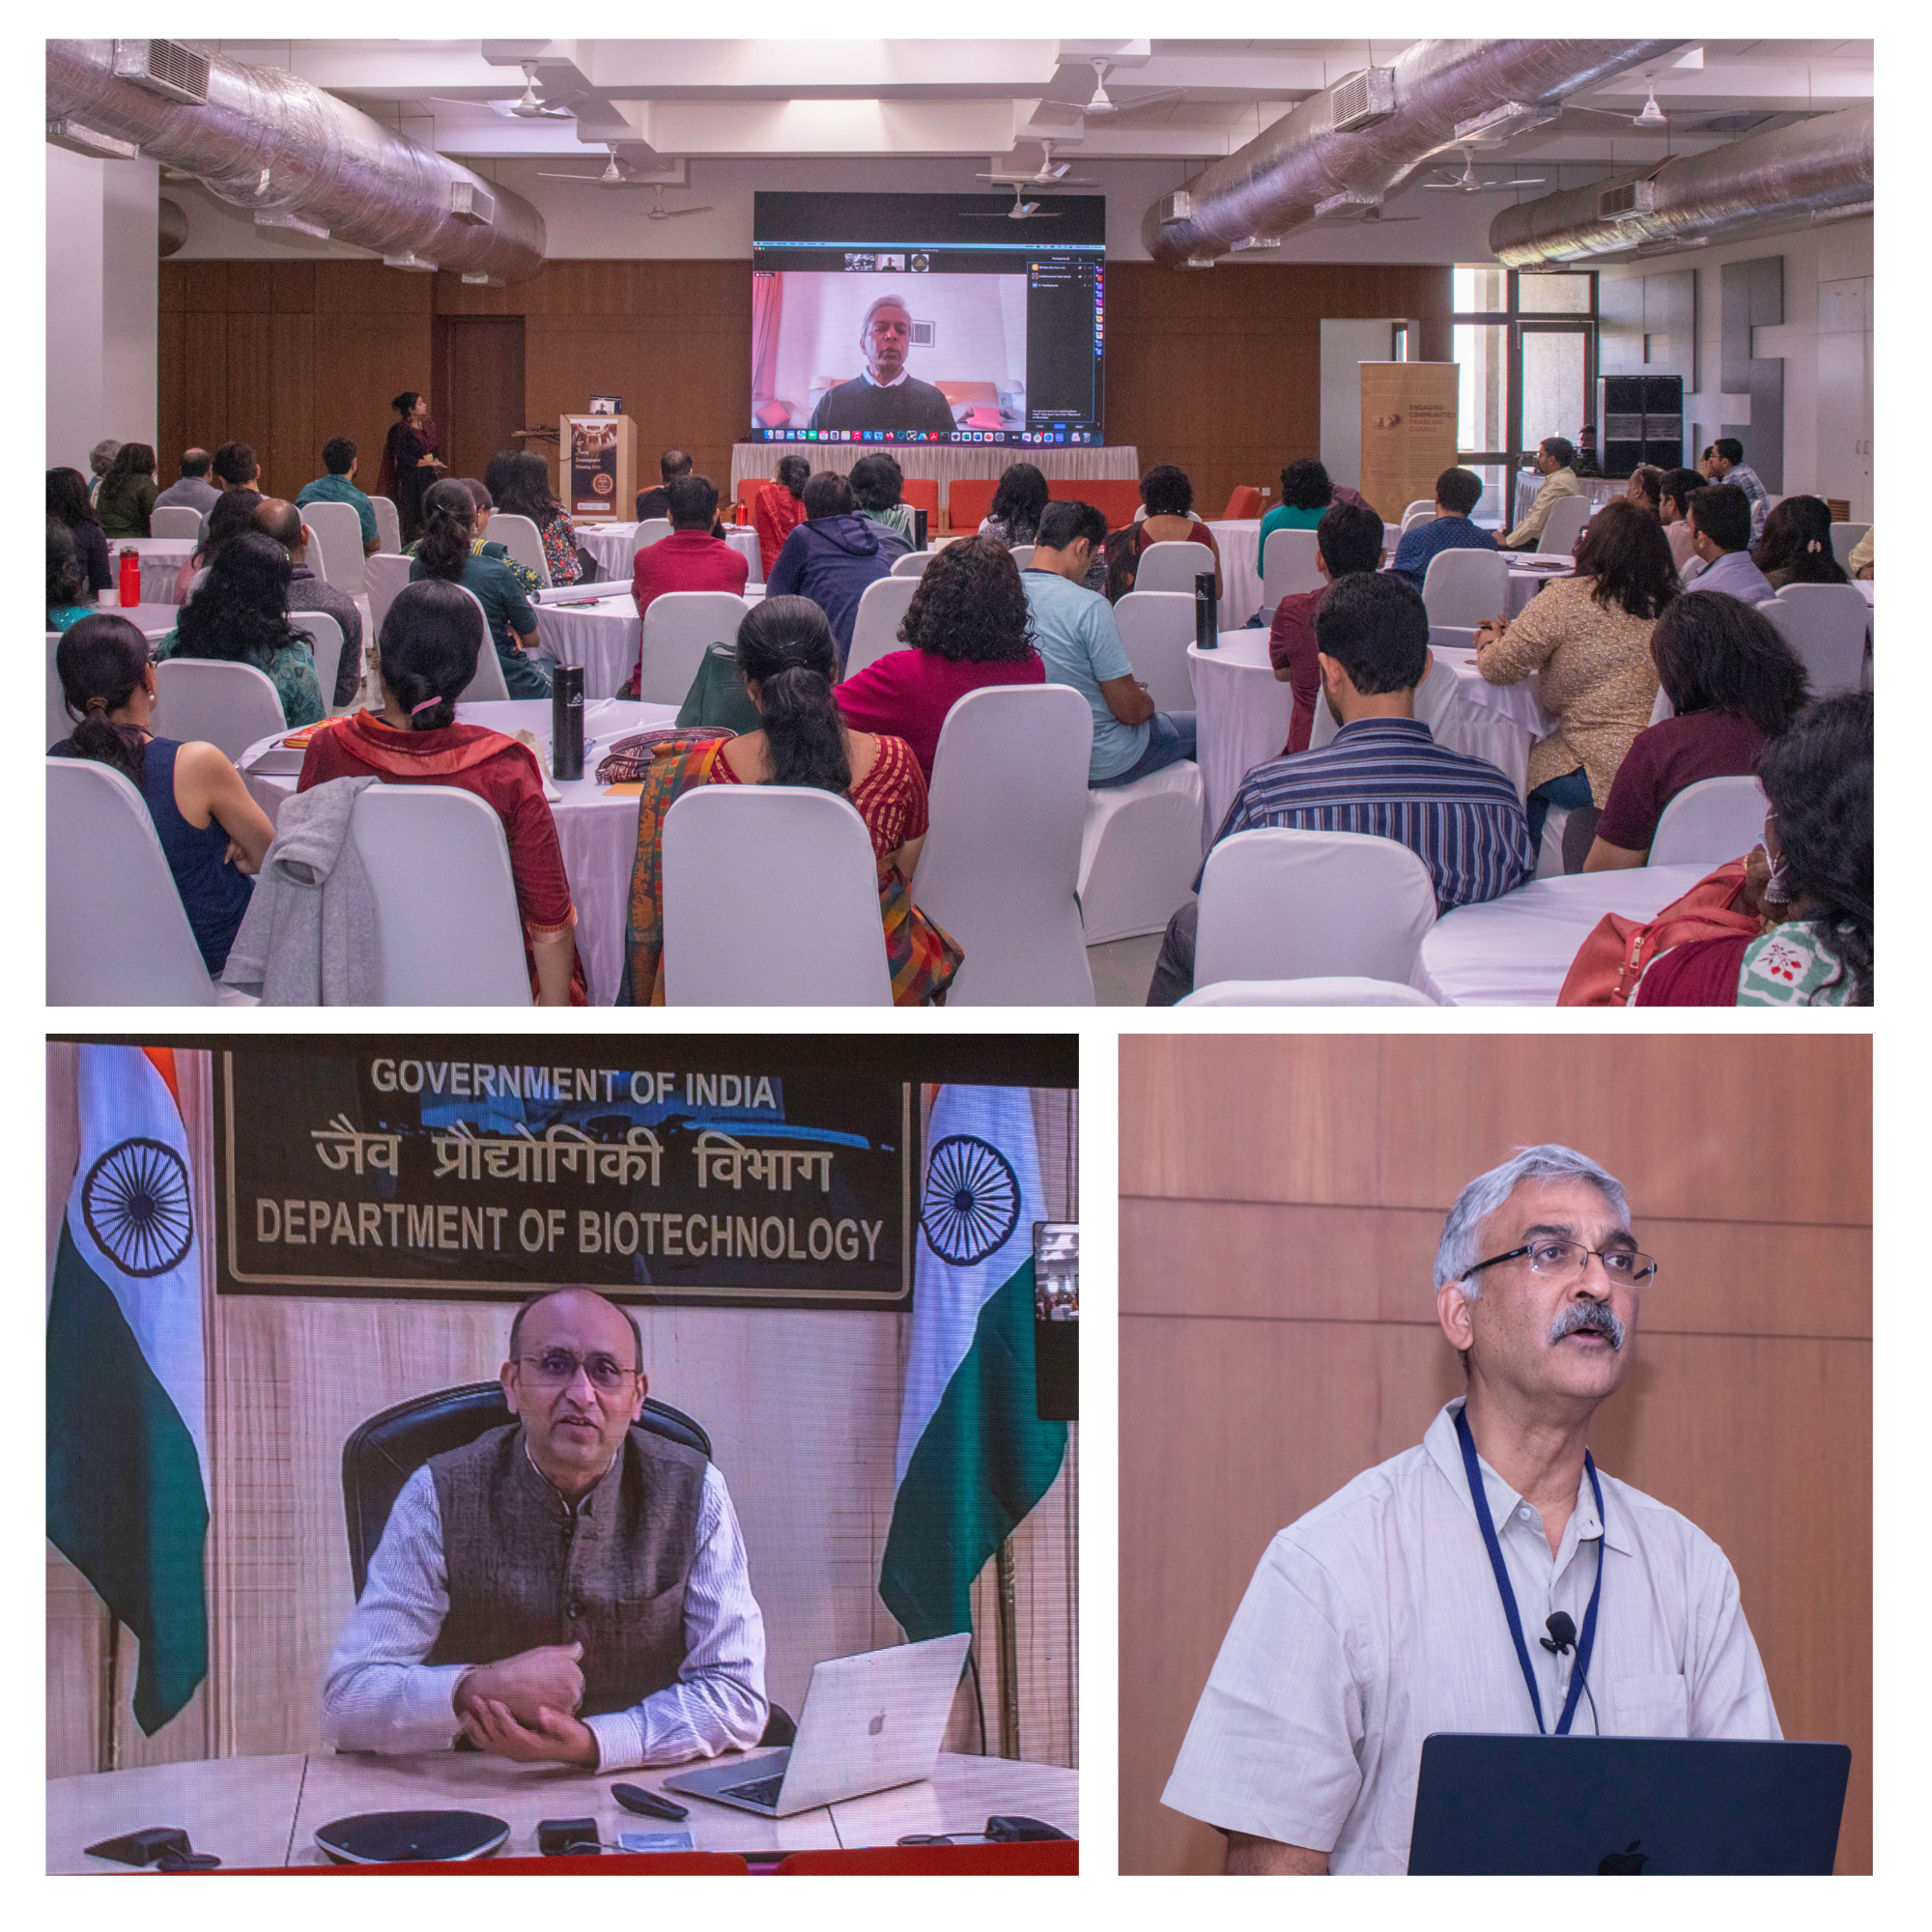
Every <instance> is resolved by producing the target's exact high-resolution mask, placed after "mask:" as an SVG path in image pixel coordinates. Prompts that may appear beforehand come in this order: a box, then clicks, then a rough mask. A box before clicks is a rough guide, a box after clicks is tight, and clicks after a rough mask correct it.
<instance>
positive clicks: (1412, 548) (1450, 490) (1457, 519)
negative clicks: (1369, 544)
mask: <svg viewBox="0 0 1932 1932" xmlns="http://www.w3.org/2000/svg"><path fill="white" fill-rule="evenodd" d="M1482 495H1483V479H1482V478H1481V477H1480V476H1478V475H1476V474H1475V472H1474V471H1473V470H1468V469H1445V470H1444V471H1443V472H1442V474H1441V475H1440V476H1438V477H1437V478H1436V479H1435V517H1434V519H1433V520H1432V521H1431V522H1429V523H1426V524H1417V525H1416V526H1414V528H1413V529H1411V530H1410V531H1409V532H1408V534H1407V535H1406V536H1405V537H1404V538H1403V540H1402V541H1401V542H1400V543H1399V544H1397V545H1396V547H1395V560H1394V562H1392V563H1391V564H1390V565H1389V568H1390V569H1391V570H1392V571H1394V573H1395V574H1396V576H1398V577H1401V578H1406V580H1407V581H1408V582H1410V583H1412V584H1413V585H1414V586H1415V588H1416V589H1418V590H1420V589H1421V588H1422V583H1423V580H1424V579H1425V578H1426V577H1427V576H1428V575H1429V566H1430V564H1431V563H1432V562H1434V561H1435V558H1436V557H1437V556H1439V555H1440V554H1441V553H1442V552H1444V551H1445V550H1494V549H1495V547H1496V540H1495V538H1494V537H1492V535H1491V534H1490V532H1489V531H1488V530H1484V529H1478V528H1477V527H1476V526H1475V525H1474V524H1472V523H1471V522H1470V521H1469V512H1470V511H1471V510H1473V509H1474V508H1475V507H1476V505H1477V503H1478V502H1479V501H1480V500H1481V499H1482Z"/></svg>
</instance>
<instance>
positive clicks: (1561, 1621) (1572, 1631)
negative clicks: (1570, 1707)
mask: <svg viewBox="0 0 1932 1932" xmlns="http://www.w3.org/2000/svg"><path fill="white" fill-rule="evenodd" d="M1543 1628H1544V1629H1545V1630H1547V1631H1548V1633H1549V1634H1548V1636H1540V1637H1538V1638H1537V1642H1538V1643H1540V1644H1541V1645H1542V1646H1543V1647H1544V1649H1545V1650H1547V1651H1548V1652H1549V1654H1550V1655H1551V1656H1552V1657H1563V1656H1565V1655H1567V1654H1568V1652H1569V1651H1570V1650H1571V1648H1572V1647H1573V1646H1574V1645H1575V1643H1576V1641H1577V1626H1576V1625H1575V1624H1574V1623H1572V1622H1571V1621H1570V1619H1569V1617H1568V1615H1566V1614H1565V1612H1563V1611H1562V1610H1558V1611H1557V1612H1556V1613H1555V1615H1554V1616H1552V1617H1549V1618H1548V1619H1547V1620H1546V1622H1545V1623H1544V1626H1543ZM1577 1676H1578V1677H1581V1678H1582V1680H1583V1695H1584V1696H1586V1697H1588V1698H1589V1700H1590V1721H1591V1722H1592V1723H1593V1724H1595V1725H1596V1727H1597V1735H1598V1736H1599V1737H1602V1736H1603V1735H1604V1725H1603V1720H1602V1719H1600V1718H1599V1717H1598V1716H1597V1699H1596V1694H1595V1692H1594V1691H1592V1690H1591V1689H1590V1680H1589V1679H1588V1678H1587V1677H1583V1660H1582V1659H1581V1658H1580V1657H1578V1658H1577Z"/></svg>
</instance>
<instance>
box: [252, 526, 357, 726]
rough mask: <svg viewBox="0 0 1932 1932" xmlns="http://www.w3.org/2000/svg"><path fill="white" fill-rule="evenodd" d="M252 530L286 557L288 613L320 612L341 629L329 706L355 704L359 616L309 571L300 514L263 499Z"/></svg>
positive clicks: (341, 594) (346, 598)
mask: <svg viewBox="0 0 1932 1932" xmlns="http://www.w3.org/2000/svg"><path fill="white" fill-rule="evenodd" d="M252 521H253V523H254V526H255V527H256V528H257V529H258V530H260V531H261V532H262V534H263V535H264V536H265V537H273V538H274V540H275V541H276V542H277V543H278V544H280V545H281V547H282V548H283V549H284V550H285V551H287V552H288V554H289V564H290V570H291V574H290V577H289V610H290V611H291V613H293V612H295V611H323V612H325V613H326V614H327V615H328V616H330V617H333V618H334V619H335V621H336V622H337V624H339V625H340V626H341V627H342V656H341V657H340V659H338V660H337V663H336V668H335V689H334V690H333V691H332V692H331V693H330V694H329V697H328V701H329V703H330V704H332V705H334V706H336V707H337V708H340V707H341V706H342V705H345V704H351V703H353V702H354V701H355V692H356V688H357V687H358V686H359V685H360V684H361V682H362V613H361V611H358V610H357V609H356V608H355V598H353V597H351V596H350V595H349V593H348V592H347V591H344V590H338V589H336V587H335V586H334V584H332V583H325V582H323V580H322V579H321V578H319V577H318V576H317V575H316V574H315V572H314V571H312V570H311V569H310V568H309V567H308V546H309V528H308V526H307V525H306V524H305V523H303V522H302V520H301V512H300V511H299V510H298V509H297V508H296V506H295V505H294V504H293V503H285V502H283V501H282V499H281V498H280V497H263V498H262V499H261V501H260V502H259V503H257V505H256V506H255V515H254V517H253V519H252Z"/></svg>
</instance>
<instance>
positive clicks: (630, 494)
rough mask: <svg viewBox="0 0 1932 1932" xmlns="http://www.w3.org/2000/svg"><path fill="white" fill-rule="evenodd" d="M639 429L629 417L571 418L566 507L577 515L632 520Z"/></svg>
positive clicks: (565, 455) (566, 428)
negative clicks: (634, 472) (633, 473)
mask: <svg viewBox="0 0 1932 1932" xmlns="http://www.w3.org/2000/svg"><path fill="white" fill-rule="evenodd" d="M636 443H637V434H636V430H635V428H634V426H633V424H632V422H631V418H630V417H629V416H603V415H598V416H565V417H564V419H563V452H562V460H563V493H562V494H563V503H564V508H565V509H566V510H568V511H569V512H570V514H571V515H572V516H573V517H583V518H598V517H603V518H609V519H611V520H612V521H624V520H628V519H629V517H630V515H631V510H632V505H633V501H634V499H635V497H636V494H637V492H636V486H635V484H634V482H633V480H632V472H633V468H634V453H635V449H636Z"/></svg>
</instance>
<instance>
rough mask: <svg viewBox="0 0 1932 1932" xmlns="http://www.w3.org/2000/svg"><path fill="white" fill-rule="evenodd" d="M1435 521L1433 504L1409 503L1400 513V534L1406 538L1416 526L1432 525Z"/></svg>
mask: <svg viewBox="0 0 1932 1932" xmlns="http://www.w3.org/2000/svg"><path fill="white" fill-rule="evenodd" d="M1434 522H1435V504H1434V503H1411V504H1410V505H1409V506H1408V508H1407V509H1406V510H1405V511H1404V512H1403V513H1402V526H1401V534H1402V535H1403V536H1406V535H1407V534H1408V533H1409V531H1410V530H1412V529H1413V528H1414V527H1415V526H1416V525H1417V524H1433V523H1434Z"/></svg>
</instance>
